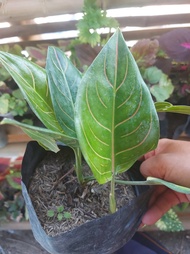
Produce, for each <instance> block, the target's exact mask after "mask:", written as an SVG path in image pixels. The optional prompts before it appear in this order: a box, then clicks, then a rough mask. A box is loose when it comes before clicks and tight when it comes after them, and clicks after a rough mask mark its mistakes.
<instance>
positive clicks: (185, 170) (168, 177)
mask: <svg viewBox="0 0 190 254" xmlns="http://www.w3.org/2000/svg"><path fill="white" fill-rule="evenodd" d="M140 171H141V173H142V174H143V175H144V176H145V177H148V176H152V177H157V178H160V179H163V180H165V181H169V182H172V183H175V184H178V185H182V186H186V187H190V142H188V141H179V140H170V139H161V140H160V141H159V143H158V146H157V148H156V149H155V150H154V151H151V152H149V153H147V154H146V155H145V156H144V161H143V162H142V164H141V167H140ZM182 202H190V195H186V194H182V193H178V192H175V191H173V190H171V189H169V188H167V187H165V186H160V185H158V186H155V189H154V191H153V194H152V196H151V199H150V202H149V210H148V211H147V212H146V214H145V215H144V217H143V219H142V223H143V224H147V225H151V224H154V223H155V222H156V221H157V220H158V219H160V218H161V217H162V215H164V213H166V212H167V211H168V210H169V209H170V208H171V207H172V206H174V205H177V204H179V203H182Z"/></svg>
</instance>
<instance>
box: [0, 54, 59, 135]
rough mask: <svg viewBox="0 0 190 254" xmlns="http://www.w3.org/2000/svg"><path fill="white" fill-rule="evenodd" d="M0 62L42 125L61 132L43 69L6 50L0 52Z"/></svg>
mask: <svg viewBox="0 0 190 254" xmlns="http://www.w3.org/2000/svg"><path fill="white" fill-rule="evenodd" d="M0 62H1V63H2V65H3V66H4V67H5V68H6V69H7V71H8V72H9V73H10V75H11V76H12V78H13V79H14V80H15V82H16V83H17V84H18V86H19V88H20V89H21V91H22V93H23V95H24V97H25V99H26V100H27V102H28V103H29V105H30V107H31V109H32V110H33V112H34V113H35V114H36V116H37V117H38V118H39V119H40V120H41V121H42V122H43V123H44V125H45V126H46V127H47V128H48V129H50V130H53V131H58V132H63V130H62V129H61V127H60V125H59V123H58V122H57V119H56V117H55V114H54V111H53V106H52V102H51V98H50V94H49V90H48V85H47V80H46V72H45V70H44V69H43V68H41V67H40V66H38V65H36V64H34V63H33V62H31V61H28V60H27V59H24V58H23V57H19V56H16V55H12V54H9V53H6V52H0Z"/></svg>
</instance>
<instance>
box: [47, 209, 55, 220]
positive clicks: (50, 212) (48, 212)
mask: <svg viewBox="0 0 190 254" xmlns="http://www.w3.org/2000/svg"><path fill="white" fill-rule="evenodd" d="M54 214H55V212H54V210H48V211H47V216H48V217H50V218H51V217H53V216H54Z"/></svg>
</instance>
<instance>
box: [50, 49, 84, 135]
mask: <svg viewBox="0 0 190 254" xmlns="http://www.w3.org/2000/svg"><path fill="white" fill-rule="evenodd" d="M46 71H47V76H48V83H49V88H50V93H51V98H52V102H53V107H54V112H55V114H56V118H57V120H58V122H59V124H60V126H61V127H62V129H63V130H64V132H65V134H66V135H68V136H71V137H76V131H75V122H74V111H75V109H74V108H75V100H76V94H77V90H78V86H79V84H80V82H81V73H80V72H79V71H78V70H77V69H76V68H75V66H74V65H73V64H72V63H71V61H70V60H69V59H68V57H66V56H65V54H64V53H63V52H62V51H61V50H60V49H58V48H55V47H49V49H48V55H47V64H46Z"/></svg>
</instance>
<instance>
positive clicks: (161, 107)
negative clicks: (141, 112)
mask: <svg viewBox="0 0 190 254" xmlns="http://www.w3.org/2000/svg"><path fill="white" fill-rule="evenodd" d="M155 107H156V110H157V112H172V113H178V114H187V115H190V106H186V105H175V106H173V105H172V104H171V103H169V102H155Z"/></svg>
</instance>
